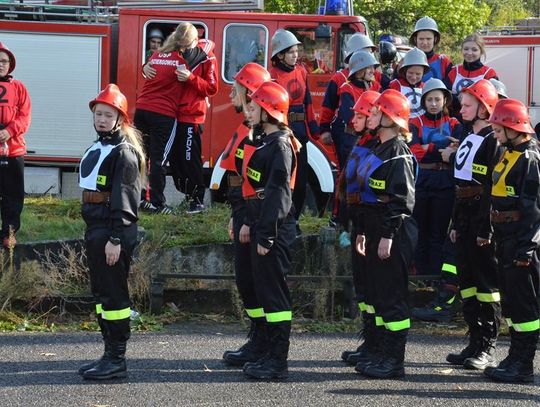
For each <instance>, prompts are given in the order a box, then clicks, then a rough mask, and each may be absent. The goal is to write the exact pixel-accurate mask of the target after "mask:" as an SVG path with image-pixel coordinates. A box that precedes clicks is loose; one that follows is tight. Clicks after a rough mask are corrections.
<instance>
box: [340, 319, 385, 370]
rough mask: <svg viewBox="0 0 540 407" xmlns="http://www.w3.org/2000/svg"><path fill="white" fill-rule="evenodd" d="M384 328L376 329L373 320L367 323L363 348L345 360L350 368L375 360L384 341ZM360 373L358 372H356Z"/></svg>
mask: <svg viewBox="0 0 540 407" xmlns="http://www.w3.org/2000/svg"><path fill="white" fill-rule="evenodd" d="M384 331H385V330H384V327H383V326H381V327H377V326H376V325H375V319H374V318H373V320H371V321H370V322H368V323H367V324H366V326H365V328H364V336H365V341H364V344H365V346H364V347H363V348H362V350H361V351H360V352H357V353H353V354H352V355H350V356H349V358H348V359H347V364H349V365H351V366H358V369H360V368H361V366H363V365H365V364H367V363H371V362H373V361H374V360H376V359H377V358H378V357H379V356H380V355H381V353H382V350H383V341H384ZM358 371H360V370H358Z"/></svg>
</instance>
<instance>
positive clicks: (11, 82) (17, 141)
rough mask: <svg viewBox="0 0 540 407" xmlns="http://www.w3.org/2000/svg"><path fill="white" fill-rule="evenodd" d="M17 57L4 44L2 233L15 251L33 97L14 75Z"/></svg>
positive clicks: (0, 68) (0, 66)
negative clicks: (26, 138) (25, 137)
mask: <svg viewBox="0 0 540 407" xmlns="http://www.w3.org/2000/svg"><path fill="white" fill-rule="evenodd" d="M14 69H15V55H13V53H12V52H11V51H10V50H9V49H8V48H7V47H6V46H5V45H4V44H2V43H1V42H0V95H2V97H0V183H1V185H2V188H1V191H0V197H1V199H2V200H1V210H0V214H1V216H2V231H1V232H0V238H1V239H2V244H3V245H4V247H6V248H13V247H14V246H15V244H16V243H17V241H16V240H15V233H16V232H17V231H18V230H19V228H20V227H21V212H22V209H23V204H24V155H25V154H26V142H25V140H24V134H25V133H26V131H27V130H28V127H29V126H30V117H31V105H30V96H29V95H28V91H27V90H26V87H25V86H24V85H23V83H22V82H21V81H18V80H16V79H13V76H11V75H10V74H11V73H12V72H13V70H14Z"/></svg>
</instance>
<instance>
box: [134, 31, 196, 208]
mask: <svg viewBox="0 0 540 407" xmlns="http://www.w3.org/2000/svg"><path fill="white" fill-rule="evenodd" d="M191 35H192V34H191V24H189V23H180V24H179V25H178V27H177V28H176V30H175V31H174V32H173V33H172V34H171V35H170V36H169V37H168V38H167V41H166V42H165V44H164V45H163V47H161V48H160V49H159V50H157V51H156V52H154V53H153V54H152V55H151V56H150V59H149V60H148V63H147V64H146V65H145V66H144V67H143V72H144V76H145V81H144V85H143V88H142V90H141V93H140V94H139V96H138V97H137V102H136V105H135V106H136V110H135V117H134V122H135V127H137V129H139V130H140V131H141V132H142V133H143V140H144V142H145V149H146V153H147V156H148V158H149V159H150V163H149V175H148V181H149V185H148V187H149V188H148V189H149V190H146V189H143V196H142V200H141V209H144V210H146V211H148V212H150V213H154V214H166V215H168V214H171V213H172V208H171V207H170V206H168V205H167V204H166V199H165V194H164V190H165V184H166V176H167V167H166V166H167V163H168V162H169V159H170V157H171V148H172V144H173V142H174V139H175V136H176V127H177V122H176V112H177V110H178V103H179V100H181V99H182V95H183V88H184V86H185V83H184V82H180V81H178V77H177V71H176V69H177V66H178V65H180V64H183V63H185V62H184V58H183V57H182V52H183V51H184V50H185V48H186V46H187V45H188V44H190V43H191V42H193V39H192V37H191Z"/></svg>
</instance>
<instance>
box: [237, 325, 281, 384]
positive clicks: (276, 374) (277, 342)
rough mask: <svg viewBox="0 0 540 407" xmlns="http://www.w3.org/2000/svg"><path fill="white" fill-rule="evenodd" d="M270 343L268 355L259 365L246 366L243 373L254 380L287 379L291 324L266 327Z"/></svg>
mask: <svg viewBox="0 0 540 407" xmlns="http://www.w3.org/2000/svg"><path fill="white" fill-rule="evenodd" d="M267 329H268V337H269V341H270V351H269V352H268V355H267V356H266V357H264V358H262V359H261V361H260V363H251V364H247V365H246V366H245V367H244V373H245V374H246V375H247V376H249V377H250V378H254V379H264V380H271V379H286V378H287V377H289V371H288V365H287V357H288V354H289V337H290V333H291V323H290V321H287V322H279V323H270V324H268V325H267Z"/></svg>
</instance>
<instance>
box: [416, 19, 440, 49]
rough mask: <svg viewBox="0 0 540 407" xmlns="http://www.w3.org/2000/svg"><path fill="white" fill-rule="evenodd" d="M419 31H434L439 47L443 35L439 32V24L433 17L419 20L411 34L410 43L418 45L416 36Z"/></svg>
mask: <svg viewBox="0 0 540 407" xmlns="http://www.w3.org/2000/svg"><path fill="white" fill-rule="evenodd" d="M418 31H433V34H435V45H437V44H438V43H439V41H440V39H441V33H440V32H439V26H438V25H437V22H436V21H435V20H434V19H432V18H431V17H428V16H425V17H422V18H421V19H419V20H418V21H417V22H416V24H415V26H414V31H413V33H412V34H411V38H410V41H409V42H410V43H411V44H413V45H416V34H417V33H418Z"/></svg>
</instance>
